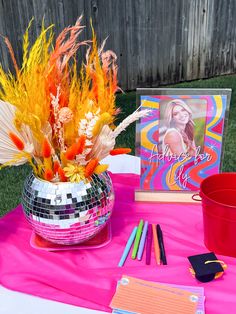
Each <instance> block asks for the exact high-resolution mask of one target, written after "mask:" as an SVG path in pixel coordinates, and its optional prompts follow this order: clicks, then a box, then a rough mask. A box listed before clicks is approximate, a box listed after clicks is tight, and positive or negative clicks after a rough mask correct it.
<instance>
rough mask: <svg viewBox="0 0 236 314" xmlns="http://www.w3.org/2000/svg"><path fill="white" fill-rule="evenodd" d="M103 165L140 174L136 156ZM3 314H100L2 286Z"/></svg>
mask: <svg viewBox="0 0 236 314" xmlns="http://www.w3.org/2000/svg"><path fill="white" fill-rule="evenodd" d="M103 163H105V164H106V163H107V164H109V170H110V171H111V172H113V173H136V174H139V173H140V159H139V158H138V157H135V156H129V155H122V156H119V155H118V156H113V157H110V156H109V157H107V158H105V159H104V160H103ZM0 303H1V309H0V313H1V314H13V313H17V314H42V313H45V314H47V313H57V314H65V313H66V314H75V313H76V314H78V313H80V314H99V313H106V312H103V311H95V310H90V309H86V308H81V307H77V306H72V305H68V304H63V303H60V302H55V301H50V300H46V299H42V298H38V297H35V296H31V295H27V294H24V293H19V292H15V291H11V290H8V289H6V288H4V287H3V286H1V285H0Z"/></svg>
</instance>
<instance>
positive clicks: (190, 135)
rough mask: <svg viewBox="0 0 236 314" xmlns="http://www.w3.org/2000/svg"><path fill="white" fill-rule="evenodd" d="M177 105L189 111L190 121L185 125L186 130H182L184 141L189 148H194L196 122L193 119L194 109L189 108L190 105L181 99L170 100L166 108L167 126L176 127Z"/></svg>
mask: <svg viewBox="0 0 236 314" xmlns="http://www.w3.org/2000/svg"><path fill="white" fill-rule="evenodd" d="M175 106H181V107H182V108H184V109H185V110H186V111H187V112H188V113H189V121H188V123H187V124H186V126H185V129H184V131H182V132H181V135H182V137H183V141H184V143H185V144H186V145H187V147H188V150H189V149H194V148H195V145H194V122H193V120H192V110H191V109H190V108H189V106H188V105H187V104H186V103H185V102H184V101H183V100H181V99H173V100H171V101H170V102H168V104H167V106H166V110H165V115H164V117H165V122H166V126H167V128H172V127H175V124H174V121H173V109H174V107H175Z"/></svg>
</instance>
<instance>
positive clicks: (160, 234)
mask: <svg viewBox="0 0 236 314" xmlns="http://www.w3.org/2000/svg"><path fill="white" fill-rule="evenodd" d="M157 237H158V242H159V247H160V253H161V254H160V255H161V261H162V263H163V265H167V260H166V253H165V247H164V241H163V234H162V230H161V226H160V225H157Z"/></svg>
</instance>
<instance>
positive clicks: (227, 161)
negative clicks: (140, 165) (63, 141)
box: [0, 75, 236, 216]
mask: <svg viewBox="0 0 236 314" xmlns="http://www.w3.org/2000/svg"><path fill="white" fill-rule="evenodd" d="M169 87H177V88H231V89H232V98H231V105H230V114H229V122H228V127H227V134H226V138H225V150H224V159H223V165H222V170H223V171H235V170H236V75H229V76H221V77H216V78H212V79H207V80H199V81H193V82H187V83H180V84H177V85H172V86H169ZM117 106H118V107H120V108H121V109H122V113H121V114H120V115H119V120H117V123H118V122H119V121H121V120H123V119H124V118H125V117H126V116H127V115H128V114H130V113H132V112H133V111H134V110H135V108H136V94H135V92H128V93H126V94H125V95H121V94H120V95H118V96H117ZM117 146H118V147H119V146H120V147H122V146H123V147H131V148H132V153H133V154H134V147H135V124H133V125H131V126H129V127H128V128H127V130H126V132H124V133H122V134H121V135H120V136H119V138H118V141H117ZM30 170H31V168H30V167H29V166H27V165H24V166H18V167H11V168H6V169H3V170H1V171H0V199H1V204H0V215H1V216H2V215H4V213H6V212H7V211H9V210H11V209H12V208H14V207H16V206H17V205H18V204H19V203H20V197H21V190H22V185H23V182H24V179H25V177H26V175H27V174H28V173H29V172H30Z"/></svg>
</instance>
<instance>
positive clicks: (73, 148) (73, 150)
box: [65, 143, 78, 160]
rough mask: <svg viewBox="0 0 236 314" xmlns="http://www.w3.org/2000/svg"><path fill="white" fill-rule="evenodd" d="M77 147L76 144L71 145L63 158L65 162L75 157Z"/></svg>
mask: <svg viewBox="0 0 236 314" xmlns="http://www.w3.org/2000/svg"><path fill="white" fill-rule="evenodd" d="M77 151H78V145H77V143H74V144H72V145H71V146H70V147H69V148H67V151H66V152H65V157H66V159H67V160H73V159H74V158H75V156H76V155H77Z"/></svg>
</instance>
